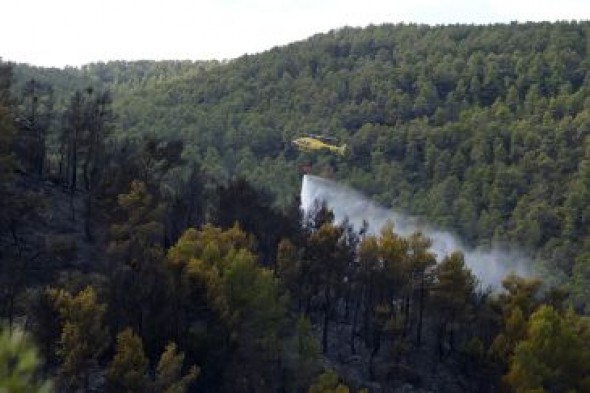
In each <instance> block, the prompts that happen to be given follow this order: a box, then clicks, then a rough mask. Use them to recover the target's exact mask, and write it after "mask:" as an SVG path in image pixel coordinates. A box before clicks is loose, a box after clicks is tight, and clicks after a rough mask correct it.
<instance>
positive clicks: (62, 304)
mask: <svg viewBox="0 0 590 393" xmlns="http://www.w3.org/2000/svg"><path fill="white" fill-rule="evenodd" d="M50 294H51V296H52V297H53V299H54V304H55V307H56V308H57V311H58V312H59V314H60V318H61V323H62V327H61V336H60V340H59V347H58V355H59V357H60V358H61V365H60V369H59V374H60V379H61V382H62V384H63V385H64V387H65V388H67V389H74V390H75V389H76V388H86V389H87V388H88V382H89V375H90V371H91V370H92V368H93V367H95V366H96V365H97V361H98V358H99V357H100V356H101V355H102V353H103V352H104V350H105V349H106V347H107V345H108V342H109V334H108V331H107V329H106V328H105V326H104V324H103V316H104V314H105V311H106V305H104V304H100V303H98V299H97V296H96V292H95V291H94V289H93V288H92V287H86V288H85V289H83V290H82V291H80V292H79V293H78V294H76V295H72V294H71V293H69V292H67V291H65V290H63V289H53V290H51V291H50Z"/></svg>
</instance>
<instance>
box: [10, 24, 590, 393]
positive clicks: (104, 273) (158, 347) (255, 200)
mask: <svg viewBox="0 0 590 393" xmlns="http://www.w3.org/2000/svg"><path fill="white" fill-rule="evenodd" d="M8 69H9V67H5V66H4V65H3V66H2V67H0V71H2V73H0V93H2V94H0V131H1V132H0V142H3V143H1V144H0V166H1V169H2V170H3V171H2V173H0V191H1V192H2V193H3V196H4V198H3V201H2V203H0V223H2V224H3V226H2V228H4V229H3V231H1V232H0V240H1V241H2V243H0V244H2V248H3V250H2V251H3V252H2V253H0V257H1V258H4V259H6V260H10V261H11V262H13V264H12V263H11V264H6V265H5V267H6V269H7V270H6V271H5V272H3V271H0V278H3V279H5V280H7V282H9V281H10V277H13V276H14V274H15V273H14V271H16V272H18V274H19V277H22V279H19V280H18V285H14V286H11V287H10V290H9V291H6V293H2V292H0V294H4V295H5V297H4V298H6V299H10V306H8V305H6V306H5V307H2V310H3V315H2V317H7V318H10V320H11V321H12V320H13V319H17V320H19V318H21V319H25V320H27V321H28V319H27V318H30V320H31V321H32V322H30V323H29V322H27V325H30V326H26V327H27V328H29V327H31V329H32V331H33V334H34V336H35V338H36V339H37V341H38V342H39V343H40V344H41V345H43V350H42V353H43V355H44V356H45V357H46V358H47V364H48V365H47V367H48V368H49V369H50V373H49V374H50V375H55V376H56V378H57V380H58V381H59V383H60V384H62V386H66V388H65V389H66V390H67V389H70V388H71V389H72V390H71V391H75V389H76V388H81V387H84V383H86V384H88V381H89V377H93V378H95V379H98V380H99V381H100V380H101V378H102V380H105V378H106V380H107V385H108V384H109V383H112V384H114V385H113V386H115V388H113V391H117V388H116V387H117V386H119V388H121V386H128V385H125V384H133V383H138V384H139V385H134V386H135V388H134V389H136V390H137V391H142V389H141V387H142V386H143V387H146V386H147V387H149V389H151V390H154V391H157V390H158V387H161V386H164V385H162V384H165V383H166V381H160V380H158V375H159V374H158V373H156V371H155V370H156V369H159V367H160V366H159V361H163V360H161V359H166V356H168V359H172V358H174V356H176V355H178V356H181V358H180V363H179V364H180V365H181V366H182V364H183V360H182V359H184V358H183V356H184V353H186V356H187V362H186V363H185V367H180V366H179V367H180V368H177V369H176V374H175V376H174V380H175V381H178V383H179V384H180V385H178V386H180V387H179V389H181V390H180V391H183V392H184V391H185V390H186V386H188V385H189V384H190V383H191V382H192V381H194V380H195V379H196V378H197V374H198V372H196V371H195V372H194V373H193V371H192V370H193V369H192V368H190V365H192V364H197V365H198V366H199V367H201V371H202V375H201V376H199V379H198V383H197V385H198V388H201V389H202V390H203V391H211V392H215V391H232V392H251V391H262V392H265V391H268V392H271V391H272V392H275V391H279V390H280V391H289V392H291V391H293V392H300V391H306V390H307V388H308V387H310V386H311V385H312V384H315V385H317V386H320V387H317V389H318V390H316V391H329V389H339V387H338V386H339V385H338V384H339V382H338V381H339V380H338V378H336V377H335V376H334V375H332V374H330V372H329V370H330V369H334V370H336V371H338V372H339V373H340V377H341V379H342V380H344V382H346V383H347V384H348V385H349V386H351V388H353V389H356V388H361V387H371V389H373V390H372V391H405V390H404V389H405V388H404V386H405V385H404V384H411V386H410V388H409V389H410V390H409V391H419V390H413V389H418V388H419V387H421V388H423V389H426V390H428V391H437V390H436V387H437V386H443V387H442V388H441V389H442V390H444V391H450V392H455V391H457V392H459V391H475V390H477V391H482V392H488V391H489V392H492V391H498V390H499V389H500V386H502V389H504V387H505V388H506V391H524V390H523V389H542V388H545V389H547V390H546V391H567V390H569V389H571V390H574V389H575V390H577V391H586V390H585V389H587V388H588V386H590V385H588V380H589V378H590V370H589V369H588V368H587V367H586V365H587V364H590V362H587V360H588V359H590V349H589V348H588V347H587V345H586V344H587V343H588V342H589V341H588V340H587V338H588V332H589V331H590V329H589V328H588V326H587V319H586V318H584V317H582V316H580V315H587V314H588V312H590V291H589V290H588V288H590V105H589V104H590V77H588V71H589V70H590V22H579V23H577V22H571V23H570V22H567V23H566V22H560V23H527V24H516V23H514V24H510V25H501V24H499V25H488V26H462V25H455V26H425V25H382V26H370V27H367V28H364V29H355V28H342V29H338V30H334V31H331V32H329V33H326V34H319V35H316V36H313V37H310V38H309V39H307V40H304V41H301V42H296V43H293V44H290V45H287V46H285V47H277V48H273V49H271V50H269V51H266V52H264V53H261V54H257V55H251V56H243V57H240V58H238V59H235V60H232V61H229V62H224V63H218V62H181V61H168V62H150V61H143V62H124V61H121V62H109V63H101V64H91V65H88V66H84V67H82V68H80V69H75V68H67V69H65V70H58V69H43V68H38V67H31V66H26V65H16V66H14V67H13V73H14V78H13V82H14V83H12V86H10V81H9V80H10V77H9V74H10V72H9V71H6V70H8ZM31 79H34V80H35V81H36V82H35V83H31V82H30V80H31ZM89 87H91V88H89ZM9 89H10V90H9ZM9 91H10V92H12V95H13V97H14V99H11V98H10V97H9V95H10V94H9V93H8V92H9ZM307 133H314V134H323V135H329V136H332V137H335V138H336V139H337V143H338V144H346V145H347V146H348V147H349V151H348V153H347V154H346V155H345V156H343V157H341V156H338V155H332V154H329V153H327V152H325V153H308V152H307V153H306V152H299V151H298V150H296V149H295V148H294V147H293V146H292V144H291V141H292V140H293V139H294V138H297V137H299V136H303V135H305V134H307ZM302 166H305V167H311V168H312V169H311V171H312V172H313V173H315V174H319V175H321V176H324V177H331V178H334V179H336V180H338V181H340V182H342V183H347V184H349V185H352V186H354V187H355V188H357V189H360V190H362V191H364V192H365V193H367V194H369V195H370V196H372V197H373V198H374V199H375V200H376V201H378V202H380V203H381V204H383V205H385V206H392V207H395V208H396V209H399V210H402V211H406V212H409V213H411V214H413V215H417V216H421V217H423V218H424V219H425V220H427V221H428V222H431V223H432V224H433V225H435V226H438V227H441V228H444V229H446V230H448V231H451V232H453V233H456V234H457V235H458V236H459V237H460V238H461V239H463V241H464V242H465V243H466V244H467V245H468V246H481V247H486V246H492V245H498V244H499V245H502V244H510V245H512V246H514V247H516V248H520V249H522V250H523V252H525V253H528V254H530V255H531V256H532V257H533V258H534V260H535V264H536V265H537V266H538V267H540V269H541V270H542V271H544V272H545V274H546V276H545V277H544V279H545V284H542V283H541V281H537V280H529V279H522V278H517V277H510V278H508V280H506V281H505V283H504V288H505V292H503V293H502V294H491V293H487V292H486V291H484V290H483V289H482V288H481V287H479V286H478V283H477V280H476V279H475V277H474V276H473V275H472V272H471V271H470V270H469V269H467V268H466V265H465V261H464V257H463V255H461V254H459V253H452V254H450V255H448V256H447V257H446V258H444V260H443V261H441V263H439V264H436V263H435V261H434V259H433V256H432V254H431V251H432V249H431V245H432V244H431V243H430V242H429V241H428V240H427V239H424V238H423V237H421V235H411V236H410V237H408V238H403V237H400V236H398V235H397V234H395V233H394V230H393V229H392V228H385V229H384V230H383V231H382V232H380V233H378V234H376V235H375V236H368V235H367V234H363V233H354V231H353V230H352V229H351V228H348V227H346V226H340V225H336V224H335V223H334V222H333V215H332V213H330V212H328V211H326V210H325V209H322V207H321V206H317V211H315V212H314V214H315V215H312V217H309V221H307V222H306V223H305V225H303V227H301V225H300V224H301V223H302V217H301V212H299V211H298V206H297V201H296V196H297V195H298V194H299V189H300V186H301V173H300V170H301V167H302ZM4 173H6V176H4V175H3V174H4ZM31 184H33V185H34V186H31ZM43 196H44V197H43ZM43 200H45V202H43V203H42V201H43ZM31 206H36V208H35V209H31V208H30V207H31ZM37 209H38V210H39V211H40V213H39V214H41V217H45V218H42V219H39V218H37V216H35V215H34V214H33V213H36V212H37ZM52 214H55V215H60V216H63V217H60V218H59V219H56V220H54V221H52V222H51V223H50V222H48V221H43V220H45V219H46V218H47V217H53V215H52ZM70 216H71V217H70ZM36 221H38V225H39V229H38V228H34V226H35V225H36V224H35V223H36ZM236 222H238V223H239V225H240V228H238V227H236V226H234V223H236ZM64 223H67V226H68V228H64V226H66V224H64ZM62 224H63V225H62ZM21 232H22V233H21ZM49 232H55V234H56V235H60V234H61V235H64V236H65V237H67V238H68V239H70V240H72V239H73V240H72V241H73V242H74V243H80V244H74V250H76V249H77V250H79V252H78V254H79V255H77V256H76V257H75V258H74V257H70V256H69V254H68V247H67V244H66V245H65V246H64V245H61V244H56V246H57V248H58V250H56V252H57V253H58V254H59V255H60V256H59V258H61V259H63V261H62V262H63V264H61V265H60V266H49V262H47V263H48V264H47V266H45V269H46V270H47V271H43V274H38V275H37V277H35V279H34V280H33V279H29V278H28V275H27V272H28V270H29V269H30V264H29V262H30V261H32V260H33V259H34V260H37V259H36V258H38V257H37V255H36V254H37V253H36V252H35V251H36V250H35V249H36V248H43V245H42V244H41V243H37V242H36V241H37V240H38V239H37V238H39V237H40V236H50V235H51V233H49ZM40 234H41V235H40ZM19 236H20V237H19ZM32 238H35V241H29V240H28V239H32ZM63 238H64V237H59V236H57V240H60V239H63ZM19 239H20V240H19ZM21 243H22V244H25V243H26V244H27V247H25V246H22V245H21ZM29 243H30V244H29ZM58 243H59V242H58ZM61 246H64V247H65V248H66V249H65V250H62V249H60V247H61ZM45 247H46V248H47V247H48V246H47V245H46V246H45ZM60 252H61V253H62V254H63V255H62V254H60ZM39 253H40V254H41V257H40V258H41V259H39V260H42V261H50V259H51V258H52V257H53V256H52V255H51V254H50V253H49V252H48V250H41V251H39ZM98 256H100V257H98ZM33 257H34V258H33ZM68 258H69V259H68ZM88 259H96V261H89V260H88ZM22 264H24V265H22ZM13 265H14V266H13ZM23 266H24V267H23ZM41 268H43V267H41ZM11 269H12V270H11ZM14 269H16V270H14ZM13 270H14V271H13ZM80 271H81V272H82V273H81V275H80V276H78V275H77V274H78V273H80ZM56 277H57V278H56ZM41 285H43V286H44V285H49V286H51V287H52V288H53V289H51V290H49V291H45V290H44V289H42V288H41V287H40V286H41ZM551 285H557V286H558V287H553V288H552V287H550V286H551ZM86 286H87V289H84V290H82V288H84V287H86ZM15 302H16V303H17V304H16V306H15V304H14V303H15ZM7 304H8V303H7ZM80 304H81V305H85V307H87V308H82V311H81V313H82V314H81V315H78V314H76V313H74V311H73V310H76V307H77V305H80ZM43 305H45V307H43ZM47 305H49V306H47ZM13 306H15V307H13ZM107 306H108V307H107ZM51 310H52V311H51ZM84 310H85V311H84ZM83 312H87V314H83ZM575 313H578V314H575ZM23 316H27V318H23ZM76 318H78V319H76ZM68 323H69V325H68ZM77 324H78V325H77ZM44 326H47V328H44ZM72 326H73V327H72ZM126 326H129V327H130V329H128V330H129V331H127V330H124V328H125V327H126ZM66 327H69V328H71V329H74V328H76V329H82V331H84V330H85V329H87V330H88V331H89V333H88V336H89V337H91V338H93V339H95V341H93V342H90V343H87V342H83V339H84V338H85V336H84V335H81V336H80V337H78V336H75V334H74V333H75V332H74V333H71V332H70V333H71V334H72V336H68V335H67V334H68V331H67V329H66ZM545 328H547V329H550V330H551V329H553V330H551V331H552V332H555V334H552V335H551V337H550V339H551V340H553V341H551V342H550V343H551V345H554V346H555V347H556V348H569V349H570V350H569V351H548V352H543V351H545V350H546V348H545V347H542V346H540V345H539V343H541V342H544V341H543V339H549V338H547V337H544V334H546V332H547V331H549V330H547V329H545ZM60 334H61V335H60ZM115 337H117V339H116V343H115ZM169 342H174V343H176V344H178V348H179V350H180V351H181V353H179V354H176V355H174V350H173V349H170V353H168V351H169V349H168V347H167V346H166V343H169ZM582 343H586V344H582ZM78 344H80V346H81V347H83V348H91V347H92V346H93V345H94V347H92V348H94V349H95V350H94V352H93V351H90V352H89V353H84V355H80V357H79V358H76V359H78V360H79V363H76V362H75V361H74V360H71V359H70V360H68V359H69V358H67V357H66V356H67V354H68V353H72V354H76V348H78V347H77V345H78ZM82 344H83V345H82ZM320 345H321V355H320V349H319V347H320ZM144 348H145V350H144ZM68 351H70V352H68ZM130 353H133V354H136V355H137V356H138V357H139V358H137V359H136V358H133V357H132V356H130V355H129V354H130ZM64 354H65V355H64ZM139 354H141V356H143V358H141V356H140V355H139ZM165 354H167V355H166V356H165ZM160 355H161V357H160ZM72 356H74V355H72ZM126 356H128V357H127V358H126ZM531 358H535V359H537V360H539V362H541V363H542V362H545V363H542V364H541V363H534V365H537V364H540V365H539V368H538V369H535V368H534V367H532V368H527V367H529V365H530V364H533V363H530V362H528V361H527V359H531ZM111 359H112V360H111ZM126 359H127V361H129V362H130V364H127V363H125V361H126ZM159 359H160V360H159ZM170 361H171V362H172V361H173V360H170ZM174 361H175V362H177V363H178V360H174ZM131 363H132V364H131ZM574 365H577V366H574ZM125 367H138V368H139V371H137V370H136V371H137V372H138V373H139V374H138V375H140V376H142V378H140V379H139V380H133V381H131V380H126V379H125V375H126V374H124V373H123V371H124V368H125ZM543 367H546V368H548V369H551V370H553V369H555V370H557V371H556V372H555V373H549V374H543V370H545V369H546V368H543ZM58 370H59V371H58ZM109 370H110V371H109ZM320 370H327V371H328V373H327V374H320ZM181 371H183V372H181ZM119 372H120V373H122V374H117V373H119ZM318 375H320V376H319V377H318ZM316 377H317V378H316ZM185 378H186V379H185ZM334 378H336V379H334ZM182 381H185V382H186V383H185V382H182ZM539 381H541V382H539ZM103 382H104V381H103ZM168 383H170V381H168ZM117 384H121V385H117ZM315 385H314V386H315ZM129 386H130V385H129ZM321 386H323V388H322V387H321ZM85 387H88V386H87V385H86V386H85ZM111 387H112V386H111ZM129 389H131V388H129ZM149 389H148V390H149ZM321 389H324V390H321ZM396 389H397V390H396ZM445 389H446V390H445ZM519 389H520V390H519ZM131 390H132V391H133V389H131ZM442 390H441V391H442ZM310 391H311V390H310ZM538 391H541V390H538Z"/></svg>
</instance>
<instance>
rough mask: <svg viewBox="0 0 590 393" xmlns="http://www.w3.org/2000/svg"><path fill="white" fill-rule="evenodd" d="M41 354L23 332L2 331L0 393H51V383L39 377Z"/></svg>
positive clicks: (0, 344) (0, 335) (0, 339)
mask: <svg viewBox="0 0 590 393" xmlns="http://www.w3.org/2000/svg"><path fill="white" fill-rule="evenodd" d="M40 363H41V362H40V359H39V354H38V352H37V349H36V347H35V346H34V345H33V344H32V342H31V340H30V338H29V337H28V335H27V334H25V333H24V332H23V331H22V330H18V329H16V330H13V331H12V332H10V331H9V330H8V329H2V330H1V331H0V392H7V393H49V392H51V391H52V387H51V383H50V382H45V381H43V380H42V379H41V378H40V377H39V367H40Z"/></svg>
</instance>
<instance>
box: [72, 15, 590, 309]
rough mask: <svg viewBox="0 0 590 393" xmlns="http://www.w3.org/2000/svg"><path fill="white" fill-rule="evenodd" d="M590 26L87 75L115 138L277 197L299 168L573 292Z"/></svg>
mask: <svg viewBox="0 0 590 393" xmlns="http://www.w3.org/2000/svg"><path fill="white" fill-rule="evenodd" d="M589 32H590V23H586V22H584V23H554V24H551V23H534V24H533V23H530V24H511V25H490V26H440V27H439V26H437V27H429V26H422V25H384V26H371V27H369V28H366V29H353V28H344V29H339V30H335V31H332V32H330V33H327V34H320V35H317V36H313V37H311V38H309V39H308V40H305V41H302V42H298V43H294V44H291V45H288V46H286V47H281V48H274V49H272V50H270V51H267V52H264V53H262V54H259V55H254V56H244V57H241V58H239V59H236V60H234V61H231V62H229V63H227V64H223V65H220V66H215V67H209V68H206V69H205V68H202V69H201V71H200V72H184V71H183V72H174V73H167V74H166V73H164V76H163V77H161V78H157V80H156V79H154V78H152V79H150V82H149V83H135V84H131V83H127V84H117V85H113V83H114V80H115V79H116V78H112V77H110V78H102V79H101V78H98V79H99V80H100V81H101V84H103V85H105V86H109V85H110V86H114V87H115V88H114V92H115V102H114V108H115V110H116V112H117V115H118V129H119V131H120V135H124V136H125V137H129V136H131V137H134V136H141V135H146V134H156V135H160V136H167V137H171V138H182V139H184V140H185V141H187V143H188V145H189V146H188V149H187V151H186V155H187V156H188V157H192V158H193V159H195V160H198V161H200V162H201V163H202V165H203V167H204V169H206V170H207V171H209V173H210V174H211V175H212V176H215V177H217V178H219V179H225V178H228V177H234V176H236V175H243V176H245V177H247V178H248V179H249V180H253V181H255V182H256V183H257V184H259V185H260V186H261V187H265V188H269V189H270V190H272V191H273V192H274V193H275V194H276V195H277V196H278V198H279V202H282V203H285V201H287V200H288V199H289V198H290V196H291V195H292V194H293V193H296V192H297V189H298V187H299V178H298V175H297V170H298V165H299V164H301V163H303V162H308V161H309V162H311V163H312V164H313V165H314V166H315V168H316V169H315V170H316V171H317V172H319V173H328V174H331V175H332V176H335V177H336V178H339V179H343V180H345V181H346V182H348V183H350V184H352V185H354V186H356V187H359V188H361V189H363V190H365V191H366V192H368V193H370V194H372V195H373V196H374V197H376V198H377V200H379V201H380V202H382V203H384V204H387V205H394V206H397V207H400V208H404V209H407V210H408V211H410V212H412V213H414V214H420V215H424V216H426V217H428V218H429V219H430V220H431V221H432V222H433V223H434V224H437V225H440V226H443V227H445V228H448V229H451V230H454V231H456V232H458V234H459V235H461V237H463V238H464V239H465V240H466V241H467V242H469V243H471V244H489V243H491V242H493V241H502V242H503V241H508V242H511V243H513V244H517V245H519V246H522V247H523V248H525V249H528V250H531V251H533V252H535V253H536V255H537V258H538V259H539V260H543V261H545V262H548V265H550V266H551V267H552V268H555V267H556V268H557V269H558V270H559V271H562V272H564V273H565V274H567V275H574V276H575V277H576V282H577V283H578V284H577V288H582V287H583V284H582V283H584V282H586V281H585V280H587V279H588V278H587V277H586V276H587V275H586V274H585V272H586V270H589V267H588V265H589V262H588V261H589V260H590V257H588V255H590V254H589V251H588V250H589V249H590V244H589V243H590V242H589V241H588V239H589V235H590V232H589V228H590V225H588V224H590V212H589V211H588V207H587V206H589V205H590V192H589V191H588V189H589V188H590V187H589V186H590V183H589V182H590V172H589V169H588V168H589V160H590V147H589V143H590V142H589V139H588V135H589V130H590V109H588V98H589V97H590V79H589V78H587V73H588V69H589V68H590V57H589V56H590V54H589V52H588V49H589V48H590V41H589V39H588V37H589ZM157 64H158V63H154V65H153V66H154V67H156V68H157V67H158V65H157ZM111 68H113V69H116V67H115V64H112V65H111ZM123 68H124V67H123ZM99 69H100V70H99ZM105 70H109V65H108V64H107V65H106V66H105V67H102V68H101V67H94V71H93V67H89V68H87V69H86V71H85V72H90V74H92V73H94V74H95V75H98V74H99V73H103V74H108V72H107V71H105ZM70 71H71V70H70ZM307 132H314V133H327V134H330V135H334V136H337V137H338V138H339V139H340V141H341V142H344V143H347V144H348V145H349V146H351V153H350V155H349V156H348V157H347V158H345V159H338V158H336V157H332V156H330V155H327V154H326V155H324V154H313V155H309V154H299V153H297V152H294V151H293V150H292V149H290V148H289V147H288V145H289V142H290V140H291V139H293V138H295V137H297V136H299V135H302V134H304V133H307ZM581 301H582V300H581ZM585 301H587V300H583V302H585Z"/></svg>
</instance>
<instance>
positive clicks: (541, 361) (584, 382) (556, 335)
mask: <svg viewBox="0 0 590 393" xmlns="http://www.w3.org/2000/svg"><path fill="white" fill-rule="evenodd" d="M581 323H582V322H581V321H580V320H579V319H578V317H576V316H575V315H573V314H571V313H567V314H566V315H565V316H562V315H560V314H559V313H558V312H557V311H555V310H554V309H553V308H552V307H550V306H545V305H544V306H541V307H540V308H539V309H538V310H537V311H535V312H534V313H533V314H532V315H531V318H530V319H529V321H528V326H527V335H526V338H525V339H524V340H523V341H521V342H520V343H518V345H517V346H516V349H515V351H514V356H513V357H512V359H511V361H510V369H509V371H508V373H507V374H506V375H505V377H504V381H505V382H506V383H507V384H508V385H509V386H510V387H511V388H512V389H513V390H514V391H515V392H530V391H548V392H586V391H588V390H589V389H590V367H589V365H590V347H589V346H588V343H587V342H586V341H584V340H585V339H587V336H583V335H581V334H580V332H579V331H578V329H579V328H580V324H581ZM586 331H587V327H586Z"/></svg>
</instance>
